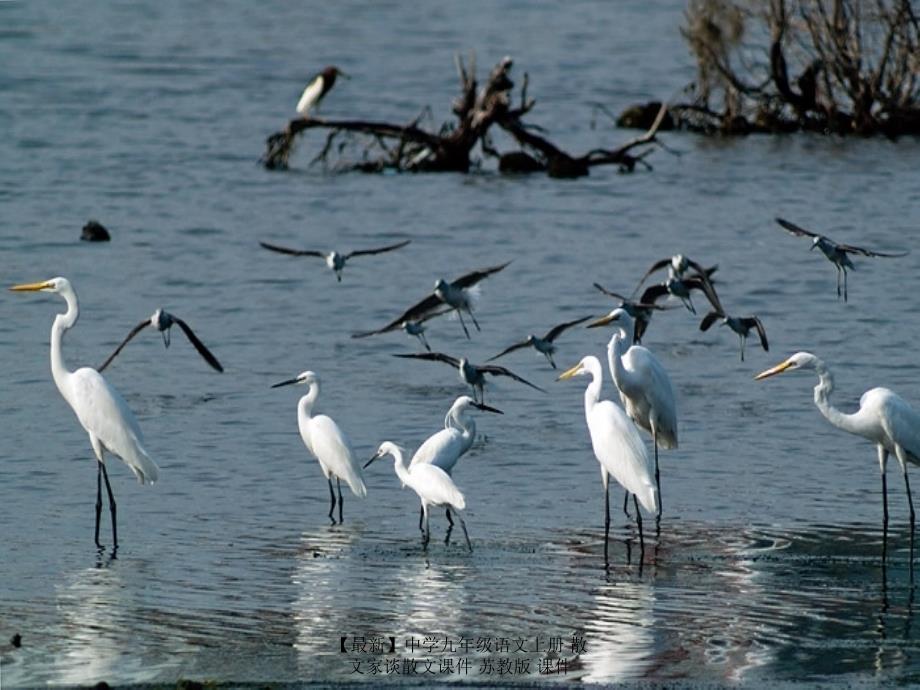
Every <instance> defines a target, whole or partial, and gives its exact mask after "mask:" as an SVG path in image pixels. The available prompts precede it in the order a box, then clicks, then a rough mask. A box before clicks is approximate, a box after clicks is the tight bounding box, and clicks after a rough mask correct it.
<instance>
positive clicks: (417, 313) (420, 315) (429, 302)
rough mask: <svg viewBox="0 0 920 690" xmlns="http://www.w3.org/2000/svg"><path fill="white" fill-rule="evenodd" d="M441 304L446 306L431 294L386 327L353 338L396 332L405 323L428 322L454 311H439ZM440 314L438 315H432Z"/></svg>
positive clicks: (362, 332) (355, 334)
mask: <svg viewBox="0 0 920 690" xmlns="http://www.w3.org/2000/svg"><path fill="white" fill-rule="evenodd" d="M439 304H444V303H443V302H442V301H441V298H440V297H438V296H437V295H436V294H434V293H431V294H430V295H428V296H427V297H426V298H425V299H423V300H421V301H419V302H416V303H415V304H413V305H412V306H411V307H409V308H408V309H406V311H404V312H403V313H402V314H400V315H399V316H397V317H396V318H395V319H393V320H392V321H390V323H388V324H387V325H386V326H383V327H382V328H378V329H377V330H375V331H361V332H360V333H353V334H352V336H351V337H352V338H366V337H367V336H369V335H377V334H378V333H386V332H388V331H393V330H396V329H397V328H401V327H402V324H403V321H426V320H428V319H430V318H432V317H434V316H438V315H439V314H445V313H447V312H448V311H453V307H451V308H450V309H446V310H444V311H438V309H437V307H438V305H439ZM432 312H438V313H432Z"/></svg>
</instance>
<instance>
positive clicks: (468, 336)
mask: <svg viewBox="0 0 920 690" xmlns="http://www.w3.org/2000/svg"><path fill="white" fill-rule="evenodd" d="M457 316H459V317H460V325H461V326H463V332H464V333H466V339H467V340H469V339H470V332H469V331H468V330H466V324H465V323H464V322H463V312H462V311H461V310H459V309H458V310H457Z"/></svg>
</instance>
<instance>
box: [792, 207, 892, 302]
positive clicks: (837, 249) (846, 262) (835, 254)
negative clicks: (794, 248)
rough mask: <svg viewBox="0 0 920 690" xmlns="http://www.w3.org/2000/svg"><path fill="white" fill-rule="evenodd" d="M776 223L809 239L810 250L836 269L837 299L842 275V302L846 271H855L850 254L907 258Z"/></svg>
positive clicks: (844, 295)
mask: <svg viewBox="0 0 920 690" xmlns="http://www.w3.org/2000/svg"><path fill="white" fill-rule="evenodd" d="M776 222H777V223H779V224H780V225H781V226H782V227H783V228H785V229H786V230H787V231H788V232H789V233H790V234H792V235H795V236H796V237H810V238H811V240H812V241H811V248H812V249H814V248H815V247H817V248H818V249H820V250H821V253H822V254H824V256H826V257H827V258H828V260H829V261H830V262H831V263H832V264H834V266H835V267H836V268H837V297H838V298H839V297H840V274H841V273H842V274H843V301H844V302H846V301H847V269H848V268H852V269H855V268H856V266H854V265H853V262H852V261H851V260H850V254H861V255H862V256H871V257H884V258H886V259H896V258H898V257H901V256H907V252H877V251H874V250H872V249H864V248H863V247H856V246H854V245H852V244H838V243H837V242H834V240H832V239H831V238H830V237H827V236H826V235H819V234H818V233H816V232H812V231H811V230H806V229H805V228H802V227H799V226H798V225H796V224H795V223H790V222H789V221H788V220H784V219H782V218H777V219H776Z"/></svg>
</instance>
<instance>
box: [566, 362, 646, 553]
mask: <svg viewBox="0 0 920 690" xmlns="http://www.w3.org/2000/svg"><path fill="white" fill-rule="evenodd" d="M573 376H590V377H591V383H589V384H588V387H587V388H586V389H585V419H586V420H587V422H588V432H589V433H590V435H591V446H592V447H593V448H594V457H596V458H597V461H598V462H599V463H600V465H601V481H603V483H604V561H605V562H609V558H608V552H607V542H608V540H609V537H610V482H609V477H611V476H612V477H613V478H614V479H615V480H616V481H617V483H618V484H619V485H620V486H622V487H623V488H624V489H626V491H627V492H629V493H631V494H632V495H633V501H634V503H635V507H636V524H637V525H638V527H639V543H640V545H641V546H642V547H643V548H644V547H645V541H644V538H643V536H642V515H641V514H640V513H639V503H641V504H642V507H643V508H645V509H646V510H647V511H649V512H650V513H653V514H654V513H657V511H658V491H657V489H655V484H654V483H653V481H652V471H653V468H652V463H651V459H650V458H649V456H648V450H646V448H645V444H644V443H643V442H642V438H641V437H640V436H639V432H638V431H637V430H636V426H635V424H633V423H632V421H630V419H629V417H627V416H626V413H625V412H623V410H622V409H621V408H620V406H619V405H617V404H616V403H614V402H613V401H611V400H601V385H602V382H603V376H604V372H603V369H602V368H601V363H600V360H598V358H597V357H594V356H593V355H588V356H587V357H584V358H582V360H581V361H580V362H579V363H578V364H576V365H575V366H574V367H572V368H571V369H569V370H567V371H565V372H563V373H562V374H560V375H559V379H558V380H560V381H563V380H565V379H570V378H572V377H573Z"/></svg>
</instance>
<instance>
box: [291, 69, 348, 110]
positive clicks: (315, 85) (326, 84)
mask: <svg viewBox="0 0 920 690" xmlns="http://www.w3.org/2000/svg"><path fill="white" fill-rule="evenodd" d="M336 77H344V78H345V79H348V78H349V76H348V75H347V74H345V73H344V72H343V71H342V70H340V69H339V68H338V67H336V66H335V65H329V66H328V67H326V68H325V69H324V70H323V71H322V72H319V73H318V74H316V75H314V76H313V78H312V79H310V81H309V83H307V87H306V88H305V89H304V90H303V93H302V94H301V96H300V100H299V101H297V112H298V113H300V114H301V115H302V116H303V117H305V118H307V117H309V116H310V110H312V109H313V108H317V109H318V108H319V104H320V102H321V101H322V100H323V98H324V97H325V96H326V94H327V93H329V90H330V89H331V88H332V87H333V86H334V85H335V79H336Z"/></svg>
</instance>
